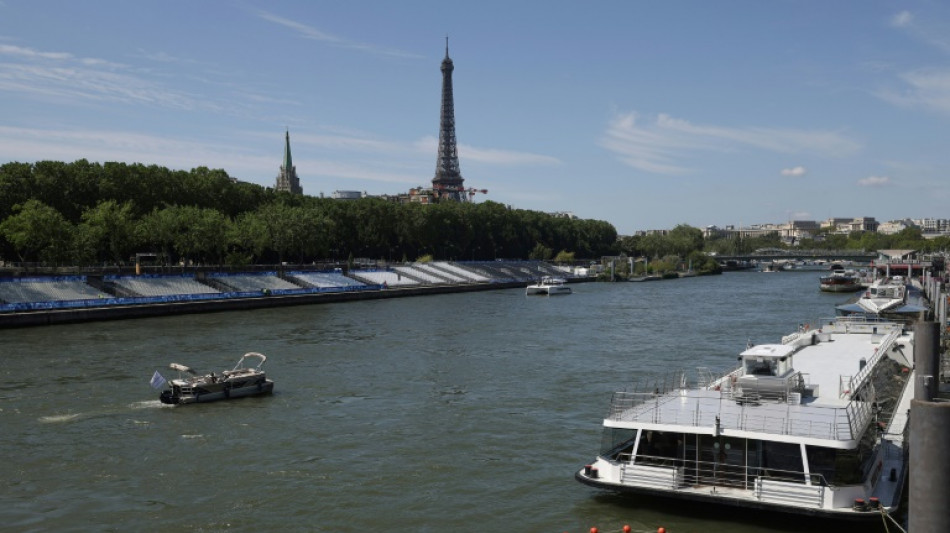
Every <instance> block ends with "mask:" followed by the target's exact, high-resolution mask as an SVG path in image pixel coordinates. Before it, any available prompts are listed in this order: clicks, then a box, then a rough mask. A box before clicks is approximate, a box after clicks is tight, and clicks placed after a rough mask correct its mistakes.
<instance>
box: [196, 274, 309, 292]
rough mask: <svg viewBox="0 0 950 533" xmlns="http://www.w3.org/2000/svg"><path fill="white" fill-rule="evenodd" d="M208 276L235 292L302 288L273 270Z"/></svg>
mask: <svg viewBox="0 0 950 533" xmlns="http://www.w3.org/2000/svg"><path fill="white" fill-rule="evenodd" d="M208 278H210V279H212V280H214V281H217V282H218V283H220V284H222V285H224V286H225V287H228V288H229V289H231V290H232V291H233V292H254V291H261V290H264V289H267V290H270V291H277V290H288V289H300V288H302V287H301V286H300V285H294V284H293V283H291V282H289V281H286V280H283V279H281V278H280V277H278V276H277V274H275V273H273V272H268V273H262V274H210V275H209V276H208Z"/></svg>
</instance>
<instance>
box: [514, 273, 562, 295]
mask: <svg viewBox="0 0 950 533" xmlns="http://www.w3.org/2000/svg"><path fill="white" fill-rule="evenodd" d="M525 294H528V295H531V294H545V295H550V296H553V295H556V294H571V288H570V287H568V286H567V281H566V280H564V279H563V278H554V277H551V276H545V277H543V278H541V281H540V282H539V283H535V284H533V285H528V286H527V287H526V288H525Z"/></svg>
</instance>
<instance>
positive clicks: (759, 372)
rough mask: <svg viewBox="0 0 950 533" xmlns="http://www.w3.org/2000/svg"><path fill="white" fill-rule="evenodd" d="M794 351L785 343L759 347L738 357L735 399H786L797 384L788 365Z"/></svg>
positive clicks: (790, 365) (794, 374) (794, 373)
mask: <svg viewBox="0 0 950 533" xmlns="http://www.w3.org/2000/svg"><path fill="white" fill-rule="evenodd" d="M797 349H798V348H797V347H796V346H790V345H786V344H760V345H758V346H753V347H751V348H749V349H748V350H746V351H744V352H742V353H741V354H739V361H741V366H740V368H741V373H740V374H739V376H738V379H737V380H736V381H737V383H736V385H737V388H738V389H739V394H738V395H737V399H738V400H740V401H742V400H743V399H746V400H748V399H758V398H761V397H763V396H768V397H773V398H774V399H785V398H787V395H788V393H789V392H791V391H792V390H793V389H795V388H796V387H795V385H797V384H798V383H799V381H800V380H799V379H798V377H799V374H798V372H796V371H795V368H794V367H793V366H792V356H793V354H794V353H795V351H796V350H797Z"/></svg>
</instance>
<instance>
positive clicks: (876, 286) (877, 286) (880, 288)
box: [835, 276, 927, 321]
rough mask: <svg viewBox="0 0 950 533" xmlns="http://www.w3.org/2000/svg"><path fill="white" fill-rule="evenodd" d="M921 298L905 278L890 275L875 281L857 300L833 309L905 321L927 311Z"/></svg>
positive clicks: (848, 313)
mask: <svg viewBox="0 0 950 533" xmlns="http://www.w3.org/2000/svg"><path fill="white" fill-rule="evenodd" d="M911 293H913V295H912V294H911ZM923 299H924V298H923V296H921V295H920V293H919V291H912V290H911V289H910V286H909V284H908V283H907V279H906V278H904V277H903V276H892V277H887V278H883V279H879V280H877V281H875V282H874V283H872V284H871V286H870V287H868V288H867V290H865V291H864V292H863V293H861V295H860V296H859V297H858V299H857V300H855V301H854V302H851V303H847V304H842V305H839V306H837V307H836V308H835V309H836V310H837V312H838V314H841V315H865V316H872V317H879V318H887V319H893V320H904V321H906V320H913V319H914V318H916V317H918V316H920V315H921V314H922V313H926V312H927V307H926V306H925V305H924V302H923Z"/></svg>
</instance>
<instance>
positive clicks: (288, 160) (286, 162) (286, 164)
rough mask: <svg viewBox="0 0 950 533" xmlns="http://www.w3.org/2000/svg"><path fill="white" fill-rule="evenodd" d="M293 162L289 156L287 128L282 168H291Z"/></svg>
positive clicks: (288, 133) (288, 130)
mask: <svg viewBox="0 0 950 533" xmlns="http://www.w3.org/2000/svg"><path fill="white" fill-rule="evenodd" d="M293 166H294V163H293V160H292V159H291V158H290V129H287V134H286V144H285V145H284V168H293Z"/></svg>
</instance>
